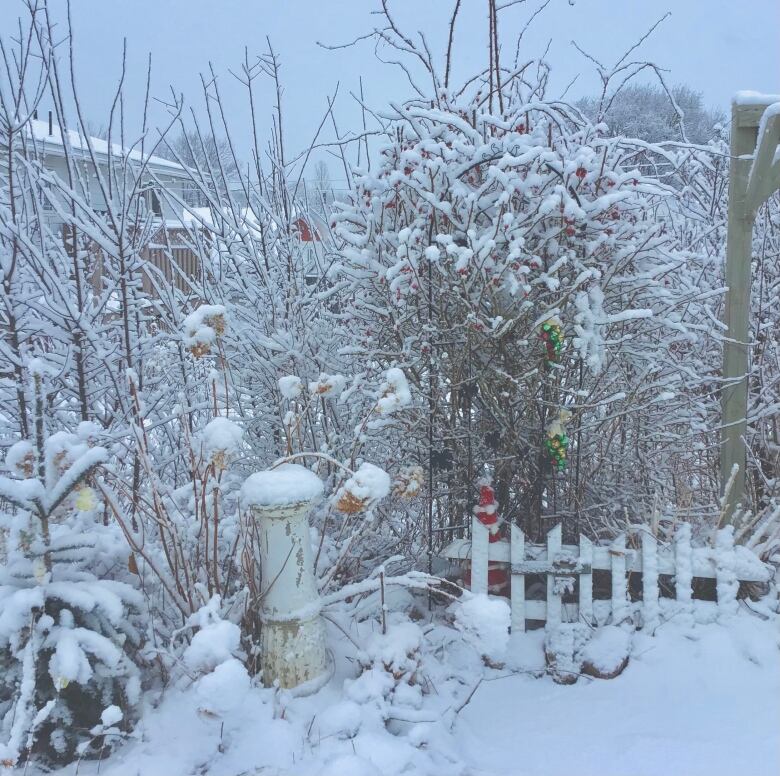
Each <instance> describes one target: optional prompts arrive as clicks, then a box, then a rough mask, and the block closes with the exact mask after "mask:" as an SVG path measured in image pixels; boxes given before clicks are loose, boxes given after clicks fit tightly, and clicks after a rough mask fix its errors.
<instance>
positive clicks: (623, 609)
mask: <svg viewBox="0 0 780 776" xmlns="http://www.w3.org/2000/svg"><path fill="white" fill-rule="evenodd" d="M561 537H562V534H561V526H560V525H557V526H555V528H553V529H552V530H551V531H550V532H549V533H548V534H547V543H546V545H534V544H531V543H528V542H526V540H525V535H524V534H523V532H522V531H521V530H520V528H518V527H517V526H516V525H512V528H511V535H510V539H509V541H507V540H505V539H504V540H501V541H498V542H493V543H491V542H490V541H489V535H488V529H487V527H486V526H484V525H483V524H482V523H481V522H480V521H479V520H478V519H477V518H474V519H473V523H472V537H471V539H459V540H456V541H454V542H452V543H451V544H450V545H449V546H447V547H446V548H445V550H444V551H443V552H442V556H443V557H445V558H449V559H451V560H466V559H470V560H471V590H472V592H474V593H487V592H488V564H489V563H491V564H492V563H506V564H508V565H509V570H510V573H511V582H510V585H511V588H510V597H511V609H512V620H511V624H512V630H513V631H514V632H517V631H524V630H525V624H526V620H541V621H546V623H547V626H548V627H549V626H551V625H555V624H557V623H560V622H578V621H582V622H586V623H588V624H597V622H598V621H602V622H603V620H604V616H603V609H604V607H605V605H606V607H608V611H607V616H609V615H610V614H611V621H612V622H613V623H620V622H623V621H624V620H626V619H628V617H630V616H631V615H632V612H633V610H634V609H635V608H636V607H635V606H632V605H631V604H630V601H629V597H628V584H627V578H626V574H627V573H638V574H641V575H642V601H641V602H639V603H638V606H639V608H640V611H641V615H642V616H641V621H642V626H643V627H644V628H650V629H653V628H654V627H655V626H657V625H658V624H659V622H660V619H661V606H660V603H659V597H660V591H659V586H658V576H659V574H669V575H673V576H674V578H675V591H676V599H677V602H676V607H677V608H676V613H677V614H678V615H680V617H681V618H682V619H684V618H686V617H687V618H689V619H691V618H692V615H693V595H692V592H693V586H692V583H693V579H694V577H697V578H704V579H714V580H716V588H717V606H718V609H719V613H721V614H724V615H726V614H731V613H733V612H734V611H736V609H737V591H738V589H739V583H740V582H766V581H767V580H768V579H769V577H770V575H769V570H768V569H767V567H766V566H765V565H764V564H763V563H762V562H761V561H760V560H759V559H758V557H756V556H755V555H754V554H753V553H752V552H750V551H749V550H747V549H746V548H744V547H741V546H737V547H735V546H734V540H733V529H732V528H731V527H727V528H724V529H721V530H720V531H719V532H718V535H717V540H716V543H715V547H714V548H712V547H696V548H694V547H693V546H692V544H691V527H690V525H689V524H687V523H682V524H680V525H679V526H678V528H677V531H676V533H675V537H674V543H673V546H671V547H660V546H659V544H658V541H657V540H656V539H655V537H654V536H652V535H651V534H650V533H643V534H642V538H641V549H638V550H634V549H628V548H627V547H626V537H625V535H621V536H618V537H617V538H616V539H615V540H614V541H613V542H612V543H611V544H610V545H609V546H604V545H597V544H594V543H593V542H591V541H590V539H588V538H586V537H585V536H580V541H579V545H573V544H572V545H569V544H563V543H562V541H561ZM594 570H601V571H609V572H611V575H612V591H611V592H612V595H611V599H610V600H609V601H596V602H595V603H596V604H597V605H598V606H599V608H600V610H601V611H600V616H599V617H598V618H596V617H594V600H593V571H594ZM527 574H544V575H546V576H547V595H546V600H545V601H539V600H526V596H525V592H526V591H525V583H526V579H525V577H526V575H527ZM575 577H578V578H579V585H578V588H579V589H578V603H576V604H574V603H572V604H569V603H567V604H563V602H562V598H563V595H564V593H565V592H566V590H570V591H573V590H574V587H575V585H574V582H575Z"/></svg>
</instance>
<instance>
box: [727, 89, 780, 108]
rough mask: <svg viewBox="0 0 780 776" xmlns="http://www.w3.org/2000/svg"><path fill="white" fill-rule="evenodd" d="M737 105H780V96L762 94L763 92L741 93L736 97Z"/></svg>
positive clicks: (746, 91)
mask: <svg viewBox="0 0 780 776" xmlns="http://www.w3.org/2000/svg"><path fill="white" fill-rule="evenodd" d="M734 103H735V104H736V105H745V106H750V105H768V104H772V103H780V94H762V93H761V92H752V91H748V90H745V91H741V92H737V93H736V94H735V95H734Z"/></svg>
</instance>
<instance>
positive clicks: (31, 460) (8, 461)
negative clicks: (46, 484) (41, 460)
mask: <svg viewBox="0 0 780 776" xmlns="http://www.w3.org/2000/svg"><path fill="white" fill-rule="evenodd" d="M34 464H35V451H34V449H33V446H32V444H31V443H30V442H28V441H27V440H25V439H23V440H21V441H19V442H15V443H14V444H12V445H11V446H10V447H9V448H8V451H7V452H6V454H5V467H6V469H8V471H9V472H11V473H12V474H18V475H24V476H26V477H29V476H31V475H32V472H33V465H34Z"/></svg>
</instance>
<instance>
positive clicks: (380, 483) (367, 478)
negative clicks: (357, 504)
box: [336, 462, 390, 506]
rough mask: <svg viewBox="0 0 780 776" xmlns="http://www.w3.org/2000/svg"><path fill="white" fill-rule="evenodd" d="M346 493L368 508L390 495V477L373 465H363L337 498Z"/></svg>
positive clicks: (345, 484)
mask: <svg viewBox="0 0 780 776" xmlns="http://www.w3.org/2000/svg"><path fill="white" fill-rule="evenodd" d="M345 493H349V494H351V495H352V496H353V497H354V498H355V499H357V501H361V502H364V504H365V506H368V505H369V504H371V503H372V502H376V501H379V500H381V499H383V498H385V496H387V495H388V493H390V475H389V474H388V473H387V472H386V471H385V470H384V469H380V468H379V467H378V466H375V465H374V464H373V463H367V462H366V463H362V464H360V466H359V467H358V469H357V471H356V472H355V473H354V474H353V475H352V476H351V477H350V478H349V479H348V480H347V481H346V482H345V483H344V485H343V486H342V488H341V490H340V491H339V492H338V493H337V494H336V498H337V499H339V498H341V496H342V495H344V494H345Z"/></svg>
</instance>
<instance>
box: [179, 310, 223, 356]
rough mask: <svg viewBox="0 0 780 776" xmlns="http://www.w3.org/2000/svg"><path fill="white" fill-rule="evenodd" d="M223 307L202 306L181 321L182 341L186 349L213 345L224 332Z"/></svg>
mask: <svg viewBox="0 0 780 776" xmlns="http://www.w3.org/2000/svg"><path fill="white" fill-rule="evenodd" d="M224 325H225V307H224V306H223V305H221V304H202V305H201V306H200V307H198V308H197V309H196V310H194V311H193V312H191V313H190V314H189V315H188V316H186V317H185V319H184V320H183V321H182V340H183V342H184V346H185V347H187V348H194V347H198V346H202V347H205V348H208V347H210V346H211V345H213V344H214V342H215V341H216V339H217V337H218V336H219V335H220V334H221V333H222V331H224Z"/></svg>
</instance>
